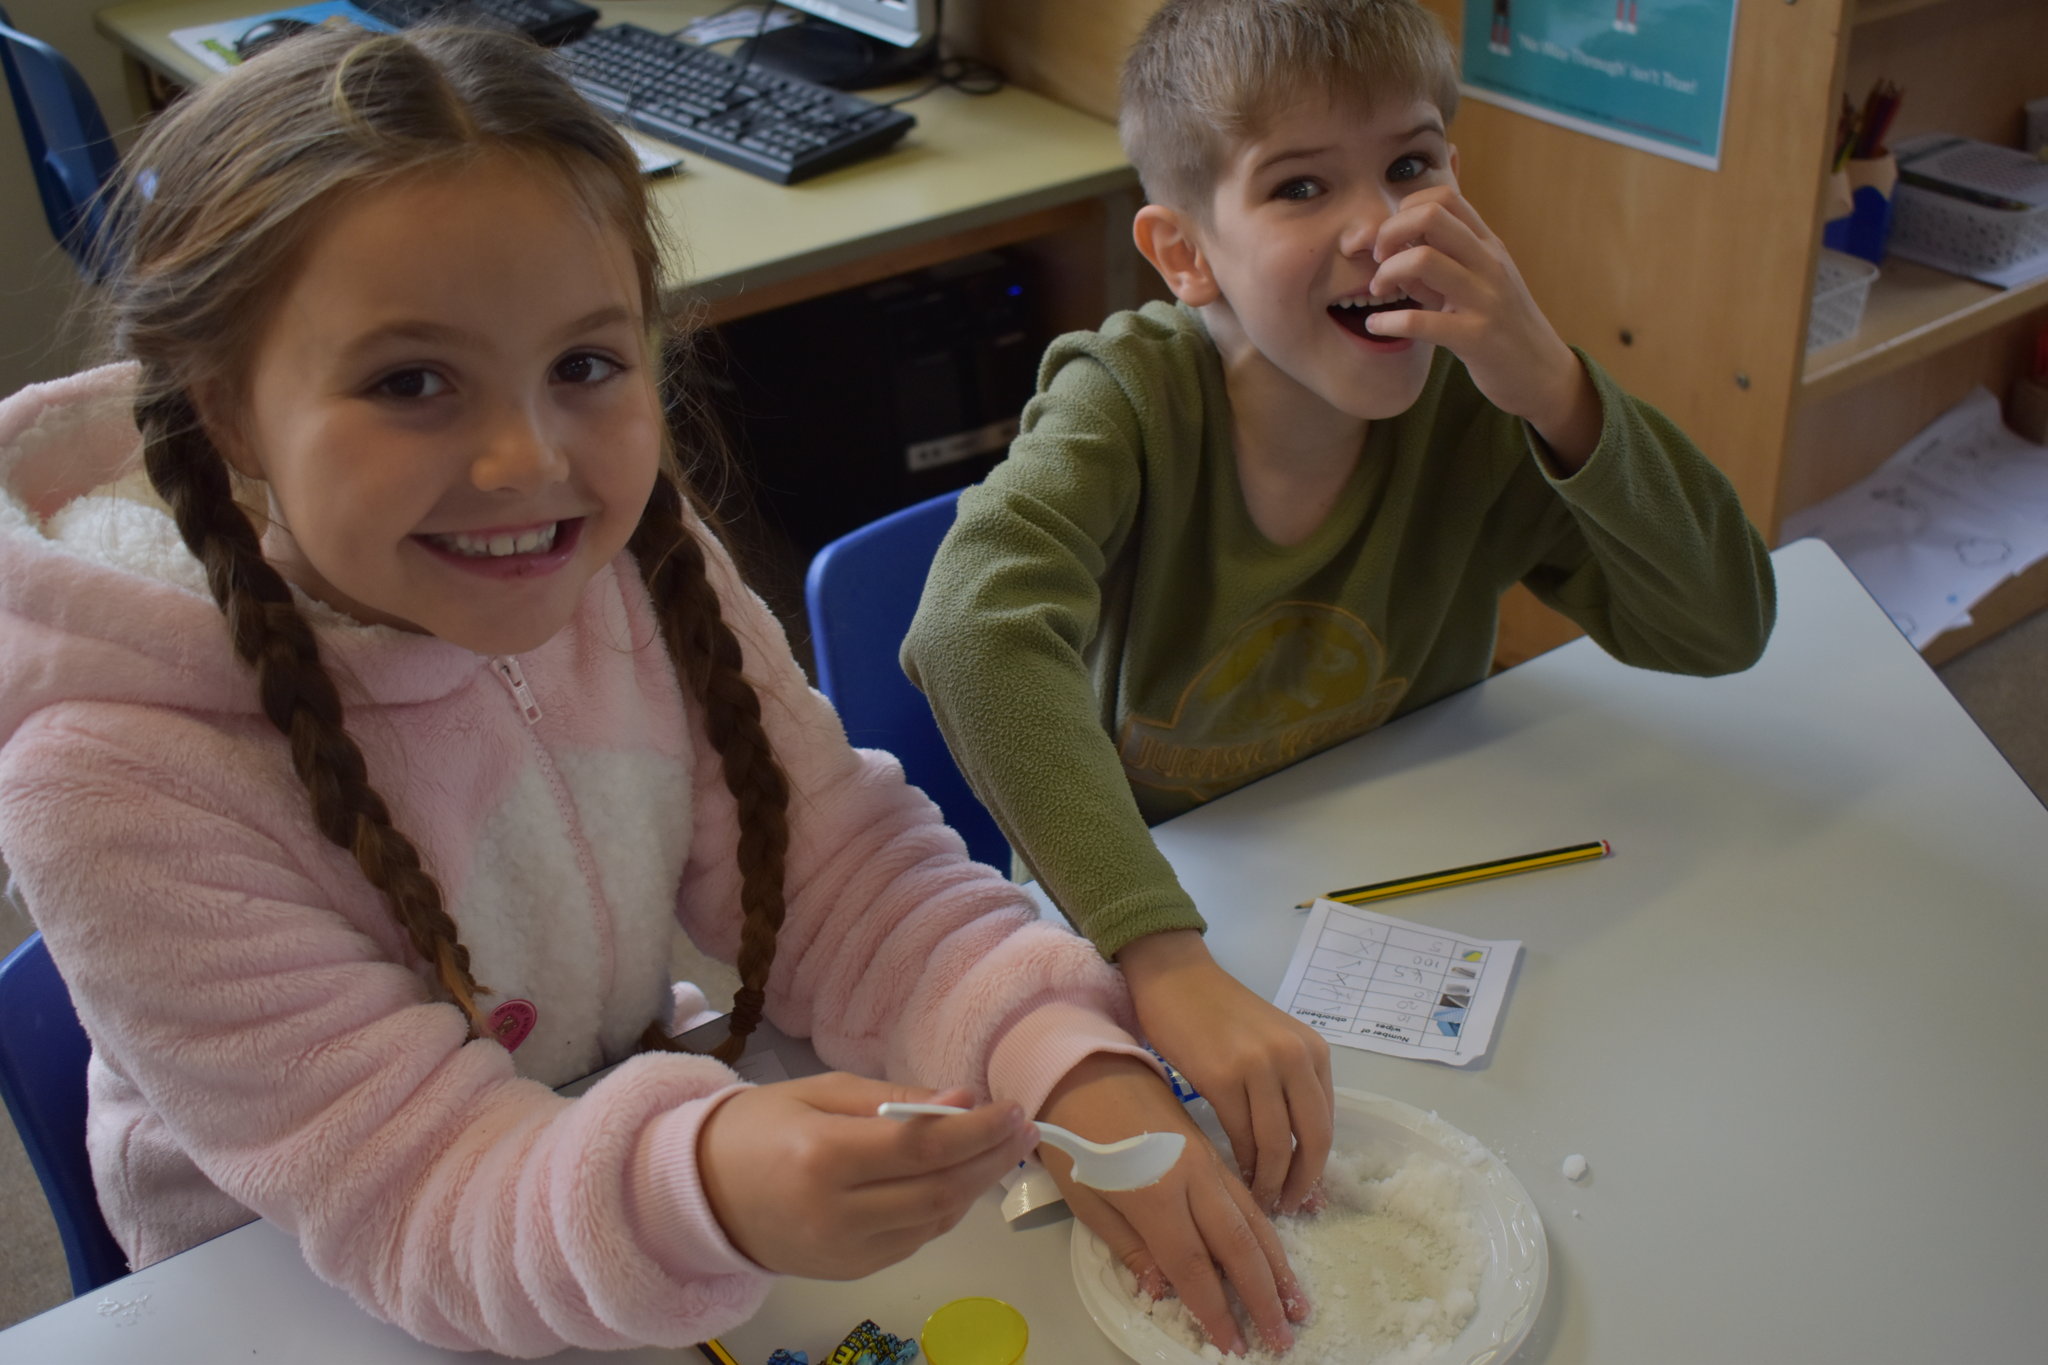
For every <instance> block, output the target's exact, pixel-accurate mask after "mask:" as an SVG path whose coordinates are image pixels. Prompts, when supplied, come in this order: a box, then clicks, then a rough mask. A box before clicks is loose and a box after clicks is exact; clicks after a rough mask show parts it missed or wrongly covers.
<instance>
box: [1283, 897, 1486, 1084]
mask: <svg viewBox="0 0 2048 1365" xmlns="http://www.w3.org/2000/svg"><path fill="white" fill-rule="evenodd" d="M1521 950H1522V945H1521V943H1520V942H1519V941H1517V940H1513V939H1483V938H1470V937H1467V936H1466V935H1464V934H1457V933H1453V932H1451V931H1449V930H1447V929H1442V928H1439V927H1437V926H1436V925H1433V924H1415V923H1412V922H1411V921H1409V920H1404V919H1394V918H1393V917H1392V916H1389V915H1381V914H1376V913H1374V912H1373V911H1371V910H1367V909H1365V908H1364V907H1363V906H1357V905H1341V904H1339V903H1338V902H1336V901H1328V900H1319V901H1317V902H1316V903H1315V905H1314V906H1313V907H1312V908H1311V909H1310V910H1309V914H1308V923H1306V924H1304V925H1303V926H1302V930H1301V939H1300V941H1299V942H1297V943H1296V944H1295V945H1294V960H1293V961H1292V962H1290V963H1289V964H1288V966H1287V975H1286V977H1285V978H1284V979H1283V980H1282V981H1281V983H1280V993H1279V995H1277V996H1276V997H1274V1001H1273V1003H1274V1004H1276V1005H1278V1006H1279V1007H1280V1008H1281V1009H1283V1010H1285V1011H1287V1012H1288V1013H1289V1014H1291V1015H1293V1016H1294V1017H1295V1018H1297V1019H1299V1020H1301V1021H1302V1022H1303V1023H1305V1024H1307V1025H1308V1026H1309V1027H1310V1028H1312V1029H1314V1030H1315V1031H1316V1032H1317V1033H1320V1034H1322V1035H1323V1037H1324V1038H1326V1039H1328V1040H1329V1042H1330V1043H1331V1044H1333V1045H1335V1046H1338V1047H1355V1048H1362V1049H1364V1050H1365V1051H1367V1052H1384V1053H1386V1054H1387V1055H1388V1056H1392V1057H1414V1058H1417V1059H1419V1060H1422V1061H1428V1062H1446V1063H1448V1064H1450V1065H1451V1066H1465V1065H1468V1064H1469V1063H1471V1062H1474V1061H1477V1060H1478V1059H1479V1058H1481V1057H1483V1056H1485V1055H1486V1049H1487V1048H1488V1047H1489V1046H1490V1045H1491V1044H1492V1042H1493V1026H1494V1023H1495V1021H1496V1020H1498V1019H1499V1018H1500V1007H1501V1002H1502V1001H1503V1000H1504V999H1505V998H1506V996H1507V990H1508V977H1509V976H1510V975H1512V974H1513V972H1514V969H1515V955H1516V954H1517V953H1519V952H1520V951H1521Z"/></svg>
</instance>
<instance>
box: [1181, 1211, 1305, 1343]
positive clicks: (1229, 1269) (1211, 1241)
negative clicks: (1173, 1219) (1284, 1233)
mask: <svg viewBox="0 0 2048 1365" xmlns="http://www.w3.org/2000/svg"><path fill="white" fill-rule="evenodd" d="M1225 1189H1226V1190H1229V1186H1227V1185H1226V1186H1225ZM1191 1198H1192V1201H1193V1208H1192V1210H1191V1212H1192V1213H1193V1216H1194V1218H1195V1235H1196V1237H1197V1238H1198V1239H1199V1241H1198V1243H1197V1245H1201V1246H1206V1247H1207V1248H1208V1256H1207V1257H1205V1258H1204V1259H1205V1260H1213V1261H1214V1262H1215V1266H1214V1267H1211V1266H1208V1265H1204V1266H1203V1267H1202V1269H1203V1271H1204V1272H1205V1275H1204V1278H1203V1282H1202V1285H1201V1292H1202V1293H1204V1294H1205V1295H1206V1294H1208V1293H1210V1292H1213V1293H1214V1294H1215V1295H1216V1306H1217V1312H1218V1313H1219V1314H1220V1315H1221V1318H1220V1320H1221V1321H1225V1322H1230V1321H1231V1319H1230V1310H1229V1307H1228V1304H1227V1302H1226V1301H1225V1300H1224V1298H1223V1288H1222V1285H1221V1283H1220V1282H1219V1281H1218V1280H1217V1277H1216V1274H1215V1270H1216V1269H1217V1268H1220V1269H1221V1270H1222V1271H1223V1277H1224V1278H1225V1279H1228V1280H1229V1281H1230V1284H1231V1287H1232V1288H1233V1289H1235V1290H1236V1291H1237V1297H1238V1301H1239V1302H1240V1303H1242V1304H1243V1305H1244V1310H1245V1313H1246V1315H1247V1316H1249V1317H1250V1318H1251V1320H1252V1326H1254V1327H1255V1328H1257V1329H1258V1333H1259V1337H1260V1339H1261V1340H1262V1341H1263V1342H1264V1343H1265V1344H1266V1346H1267V1347H1269V1348H1270V1349H1272V1350H1275V1351H1284V1350H1286V1349H1287V1348H1288V1347H1289V1346H1292V1345H1293V1344H1294V1331H1293V1329H1292V1328H1291V1327H1290V1326H1289V1325H1288V1314H1287V1309H1286V1307H1285V1306H1284V1305H1283V1304H1282V1302H1281V1299H1282V1292H1281V1289H1280V1285H1279V1284H1278V1282H1277V1281H1278V1280H1279V1278H1280V1276H1281V1275H1282V1274H1285V1273H1287V1272H1286V1270H1285V1267H1286V1265H1287V1256H1286V1253H1285V1252H1284V1251H1282V1250H1281V1248H1280V1239H1279V1236H1278V1235H1277V1234H1275V1233H1274V1232H1273V1225H1272V1224H1271V1223H1268V1222H1267V1221H1266V1218H1265V1215H1263V1214H1261V1213H1260V1212H1259V1210H1258V1208H1257V1207H1256V1206H1255V1205H1253V1204H1251V1203H1250V1198H1251V1196H1250V1195H1249V1194H1247V1193H1245V1192H1244V1191H1243V1190H1242V1189H1241V1188H1240V1189H1236V1190H1230V1192H1229V1193H1228V1194H1225V1195H1223V1196H1222V1197H1220V1198H1219V1197H1218V1192H1217V1191H1216V1190H1215V1189H1214V1188H1210V1189H1197V1190H1194V1191H1192V1192H1191ZM1262 1233H1263V1235H1262ZM1275 1256H1278V1258H1279V1259H1278V1261H1277V1262H1276V1261H1275V1260H1274V1257H1275ZM1161 1265H1162V1268H1163V1269H1164V1270H1165V1271H1166V1273H1167V1275H1168V1276H1169V1277H1171V1278H1172V1280H1173V1282H1174V1285H1175V1286H1176V1287H1177V1288H1178V1289H1179V1290H1180V1297H1181V1301H1182V1302H1183V1303H1186V1304H1187V1305H1188V1308H1189V1311H1191V1312H1194V1313H1195V1316H1196V1318H1197V1319H1198V1320H1200V1321H1201V1323H1202V1325H1203V1327H1204V1328H1208V1329H1209V1330H1210V1334H1211V1336H1212V1337H1213V1336H1214V1329H1213V1328H1210V1326H1209V1319H1208V1318H1206V1317H1203V1316H1202V1313H1201V1310H1200V1309H1198V1308H1197V1306H1196V1303H1195V1301H1194V1300H1193V1299H1191V1298H1190V1297H1189V1294H1188V1289H1187V1286H1186V1285H1185V1284H1184V1283H1182V1281H1181V1277H1180V1274H1179V1273H1177V1272H1179V1271H1180V1270H1181V1267H1180V1266H1178V1265H1176V1264H1175V1263H1173V1262H1171V1261H1162V1263H1161ZM1289 1283H1290V1284H1291V1283H1292V1277H1291V1275H1290V1276H1289ZM1232 1326H1233V1328H1234V1327H1235V1323H1234V1322H1232ZM1217 1340H1218V1344H1219V1345H1220V1344H1221V1339H1220V1338H1217Z"/></svg>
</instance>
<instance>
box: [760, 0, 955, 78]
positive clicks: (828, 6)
mask: <svg viewBox="0 0 2048 1365" xmlns="http://www.w3.org/2000/svg"><path fill="white" fill-rule="evenodd" d="M777 3H779V4H781V5H783V6H785V7H786V8H789V9H794V10H801V11H802V12H803V13H805V14H807V15H809V16H811V17H810V18H809V19H807V20H805V21H804V22H803V23H800V24H792V25H791V26H789V27H788V28H779V29H774V30H771V31H769V32H767V33H764V34H762V35H761V36H760V37H759V38H757V39H750V40H749V41H748V42H747V43H745V44H744V45H742V46H741V48H740V50H739V52H738V54H737V55H738V56H740V57H741V58H742V59H744V60H750V61H756V62H759V63H760V64H761V65H763V66H767V67H772V68H774V69H776V70H779V71H787V72H789V73H790V74H791V75H796V76H802V77H804V78H805V79H807V80H813V81H817V82H819V83H820V84H822V85H830V86H834V87H836V88H838V89H841V90H865V89H867V88H868V87H870V86H876V85H887V84H889V83H890V82H892V81H900V80H907V79H909V78H910V77H912V76H915V75H917V74H919V73H920V72H922V71H924V70H927V69H928V68H930V67H931V66H932V65H933V64H934V63H936V62H937V60H938V47H939V0H777Z"/></svg>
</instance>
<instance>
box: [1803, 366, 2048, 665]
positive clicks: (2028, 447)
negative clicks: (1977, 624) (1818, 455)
mask: <svg viewBox="0 0 2048 1365" xmlns="http://www.w3.org/2000/svg"><path fill="white" fill-rule="evenodd" d="M1783 532H1784V539H1786V540H1788V541H1792V540H1798V539H1801V538H1802V537H1805V536H1818V537H1819V538H1820V539H1822V540H1825V541H1826V542H1827V543H1828V544H1829V545H1830V546H1831V547H1833V549H1834V551H1835V553H1836V554H1838V555H1840V556H1841V557H1842V560H1843V562H1844V563H1846V564H1847V565H1848V566H1849V569H1850V572H1852V573H1854V574H1855V575H1856V577H1857V578H1858V579H1859V580H1860V581H1861V582H1862V584H1863V586H1864V587H1865V588H1866V589H1868V590H1869V592H1870V595H1871V596H1872V597H1874V598H1876V599H1877V602H1878V605H1879V606H1881V607H1883V608H1884V609H1885V611H1886V613H1887V614H1888V615H1890V617H1891V618H1892V621H1893V623H1894V624H1895V625H1897V626H1898V628H1899V629H1900V631H1902V632H1903V633H1904V634H1905V636H1906V638H1907V639H1908V640H1910V641H1911V642H1912V643H1913V646H1914V647H1915V648H1916V649H1917V648H1920V647H1922V646H1924V645H1926V644H1927V643H1928V642H1929V641H1930V640H1932V639H1934V637H1935V636H1937V635H1939V634H1941V633H1942V632H1943V631H1945V630H1949V629H1951V628H1953V627H1955V626H1960V625H1965V624H1968V622H1969V619H1970V607H1971V605H1972V604H1974V603H1975V602H1977V601H1978V600H1979V599H1980V598H1982V597H1983V596H1984V595H1985V594H1986V593H1988V592H1990V591H1991V590H1992V589H1993V588H1996V587H1997V586H1998V585H1999V584H2001V583H2003V582H2004V581H2005V580H2006V579H2008V578H2010V577H2011V576H2012V575H2014V574H2016V573H2019V572H2021V571H2023V570H2025V569H2027V568H2028V567H2030V566H2031V565H2033V564H2034V563H2036V562H2037V561H2039V560H2041V559H2042V558H2044V557H2048V446H2038V445H2035V444H2034V443H2033V442H2031V441H2028V440H2026V439H2024V438H2023V437H2021V436H2019V435H2018V434H2017V433H2015V432H2013V431H2012V430H2010V429H2009V428H2007V427H2006V425H2005V423H2004V421H2003V419H2002V417H2001V415H2000V413H1999V407H1998V399H1997V398H1996V397H1995V396H1993V395H1992V393H1991V392H1990V390H1988V389H1982V388H1980V389H1977V390H1975V391H1974V392H1973V393H1971V394H1970V396H1969V397H1967V398H1965V399H1964V400H1963V401H1962V402H1960V403H1958V404H1956V406H1954V407H1953V408H1950V409H1949V410H1948V411H1947V412H1945V413H1943V414H1942V415H1941V416H1940V417H1938V418H1936V419H1935V420H1934V421H1933V422H1931V423H1929V424H1928V425H1927V427H1926V428H1925V429H1924V430H1922V431H1921V432H1920V433H1919V434H1918V435H1917V436H1915V437H1913V439H1912V440H1910V441H1908V442H1906V444H1905V445H1904V446H1902V447H1900V448H1899V450H1898V452H1897V453H1896V454H1894V455H1893V456H1892V457H1891V458H1890V459H1888V460H1886V461H1885V463H1884V464H1883V465H1882V466H1881V467H1880V468H1879V469H1878V470H1877V472H1876V473H1874V474H1872V475H1871V476H1870V477H1869V478H1867V479H1864V480H1863V481H1862V482H1861V483H1858V484H1855V485H1853V486H1851V487H1849V488H1846V489H1844V490H1843V491H1842V492H1840V493H1838V494H1836V495H1835V496H1834V497H1832V498H1829V499H1828V500H1827V501H1825V502H1822V503H1818V504H1816V505H1815V506H1813V507H1809V508H1807V509H1805V510H1804V511H1801V512H1795V513H1793V514H1792V515H1791V516H1789V517H1787V518H1785V521H1784V526H1783Z"/></svg>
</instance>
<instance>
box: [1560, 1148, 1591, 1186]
mask: <svg viewBox="0 0 2048 1365" xmlns="http://www.w3.org/2000/svg"><path fill="white" fill-rule="evenodd" d="M1563 1169H1564V1178H1565V1179H1566V1180H1584V1179H1585V1178H1586V1158H1584V1157H1582V1156H1580V1155H1579V1154H1578V1153H1577V1152H1573V1153H1572V1154H1571V1155H1570V1156H1568V1157H1566V1158H1565V1159H1564V1167H1563Z"/></svg>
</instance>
